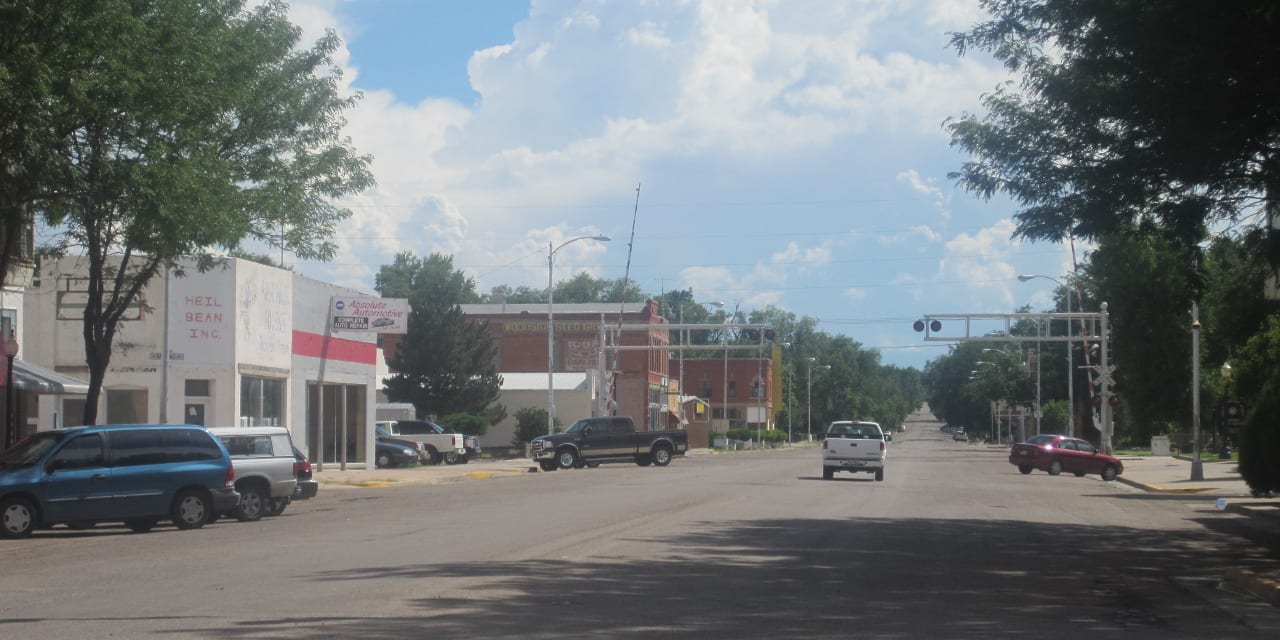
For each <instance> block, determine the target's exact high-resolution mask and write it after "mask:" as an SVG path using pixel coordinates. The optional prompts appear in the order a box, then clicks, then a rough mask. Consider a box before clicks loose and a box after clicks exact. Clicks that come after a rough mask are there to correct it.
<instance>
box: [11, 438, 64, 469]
mask: <svg viewBox="0 0 1280 640" xmlns="http://www.w3.org/2000/svg"><path fill="white" fill-rule="evenodd" d="M65 436H66V432H65V431H44V432H41V433H37V434H35V435H33V436H30V437H27V438H24V439H23V440H22V441H20V442H18V444H15V445H13V447H12V448H10V449H9V450H7V451H5V452H4V453H0V467H7V468H19V467H29V466H31V465H33V464H35V463H36V462H38V461H39V460H40V458H43V457H44V454H46V453H48V452H49V450H50V449H52V448H54V447H55V446H57V444H58V443H59V442H61V441H62V438H63V437H65Z"/></svg>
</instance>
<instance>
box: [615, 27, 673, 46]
mask: <svg viewBox="0 0 1280 640" xmlns="http://www.w3.org/2000/svg"><path fill="white" fill-rule="evenodd" d="M625 42H626V43H627V44H631V45H634V46H637V47H642V48H645V49H668V48H670V47H671V38H668V37H667V36H666V34H664V33H663V32H662V28H661V27H659V26H658V25H657V24H654V23H653V22H650V21H648V20H646V21H644V22H641V23H640V24H639V25H637V26H636V27H634V28H632V29H628V30H627V32H626V37H625Z"/></svg>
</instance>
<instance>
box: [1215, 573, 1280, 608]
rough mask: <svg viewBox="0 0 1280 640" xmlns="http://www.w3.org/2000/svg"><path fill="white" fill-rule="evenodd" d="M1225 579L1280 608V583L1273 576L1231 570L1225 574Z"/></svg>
mask: <svg viewBox="0 0 1280 640" xmlns="http://www.w3.org/2000/svg"><path fill="white" fill-rule="evenodd" d="M1272 575H1275V574H1272ZM1223 578H1224V579H1225V580H1226V582H1227V583H1229V584H1232V585H1235V586H1237V587H1239V588H1241V589H1244V590H1245V591H1248V592H1249V593H1252V594H1253V595H1255V596H1257V597H1258V598H1260V599H1261V600H1263V601H1264V602H1266V603H1268V604H1270V605H1271V606H1273V607H1280V581H1277V580H1276V579H1275V578H1274V577H1272V576H1271V575H1264V574H1262V573H1259V572H1257V571H1253V570H1252V569H1240V568H1231V569H1227V570H1226V571H1225V572H1224V574H1223Z"/></svg>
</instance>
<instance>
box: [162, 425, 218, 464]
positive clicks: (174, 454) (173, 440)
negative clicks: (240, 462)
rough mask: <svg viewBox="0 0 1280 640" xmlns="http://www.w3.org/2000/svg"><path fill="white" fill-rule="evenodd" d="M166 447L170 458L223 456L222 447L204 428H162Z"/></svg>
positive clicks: (215, 457) (202, 458)
mask: <svg viewBox="0 0 1280 640" xmlns="http://www.w3.org/2000/svg"><path fill="white" fill-rule="evenodd" d="M162 431H163V434H164V449H165V454H166V457H168V459H169V460H171V461H174V462H178V461H195V460H217V459H219V458H221V457H222V447H219V446H218V443H217V442H215V441H214V439H213V436H212V435H210V434H209V432H208V431H204V430H202V429H162Z"/></svg>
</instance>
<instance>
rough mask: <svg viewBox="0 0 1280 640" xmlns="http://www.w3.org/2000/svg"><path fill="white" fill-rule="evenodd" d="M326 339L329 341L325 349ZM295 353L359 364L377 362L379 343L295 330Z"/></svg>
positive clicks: (296, 354)
mask: <svg viewBox="0 0 1280 640" xmlns="http://www.w3.org/2000/svg"><path fill="white" fill-rule="evenodd" d="M326 340H327V341H328V343H329V348H328V351H327V352H326V350H325V342H326ZM293 355H295V356H307V357H309V358H326V357H327V358H328V359H330V360H341V361H343V362H355V363H357V364H369V365H372V364H375V363H376V362H377V359H378V345H377V344H375V343H372V342H357V341H355V340H344V339H342V338H325V337H324V336H322V335H320V334H318V333H308V332H306V331H294V332H293Z"/></svg>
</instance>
